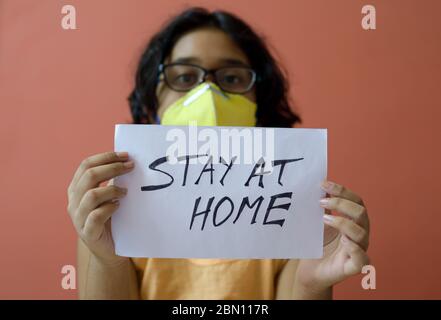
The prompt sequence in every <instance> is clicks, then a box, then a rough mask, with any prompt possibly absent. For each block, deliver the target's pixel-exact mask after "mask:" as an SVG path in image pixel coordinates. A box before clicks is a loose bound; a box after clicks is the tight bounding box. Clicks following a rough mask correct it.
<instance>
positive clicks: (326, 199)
mask: <svg viewBox="0 0 441 320" xmlns="http://www.w3.org/2000/svg"><path fill="white" fill-rule="evenodd" d="M328 204H329V198H323V199H320V205H321V206H324V207H326V206H327V205H328Z"/></svg>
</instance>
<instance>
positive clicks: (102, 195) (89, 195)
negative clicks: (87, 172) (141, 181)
mask: <svg viewBox="0 0 441 320" xmlns="http://www.w3.org/2000/svg"><path fill="white" fill-rule="evenodd" d="M126 194H127V189H126V188H120V187H117V186H113V185H112V186H106V187H99V188H95V189H91V190H89V191H87V192H86V194H85V195H84V197H83V199H81V201H80V204H79V206H78V210H77V213H76V216H75V220H76V223H77V225H78V226H79V227H80V228H83V226H84V223H85V222H86V219H87V216H88V215H89V214H90V213H91V212H92V211H93V210H95V209H96V208H97V207H99V206H100V205H101V204H103V203H105V202H108V201H111V200H114V199H118V198H122V197H124V196H125V195H126Z"/></svg>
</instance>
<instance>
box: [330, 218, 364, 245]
mask: <svg viewBox="0 0 441 320" xmlns="http://www.w3.org/2000/svg"><path fill="white" fill-rule="evenodd" d="M323 220H324V222H325V223H326V224H327V225H329V226H331V227H333V228H335V229H337V230H338V231H340V232H341V233H342V234H343V235H346V236H347V237H348V238H350V239H351V240H353V241H354V242H355V243H357V244H358V245H360V246H361V247H362V248H363V249H364V250H366V249H367V247H368V241H369V237H368V232H367V231H366V230H365V229H363V228H362V227H361V226H359V225H358V224H356V223H355V222H354V221H352V220H349V219H347V218H344V217H338V216H333V215H328V214H325V215H323Z"/></svg>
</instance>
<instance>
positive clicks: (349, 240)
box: [295, 181, 369, 291]
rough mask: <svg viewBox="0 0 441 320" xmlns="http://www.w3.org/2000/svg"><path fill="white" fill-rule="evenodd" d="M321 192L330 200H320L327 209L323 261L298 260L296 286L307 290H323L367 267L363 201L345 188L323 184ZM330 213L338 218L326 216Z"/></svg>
mask: <svg viewBox="0 0 441 320" xmlns="http://www.w3.org/2000/svg"><path fill="white" fill-rule="evenodd" d="M322 188H323V190H325V191H326V192H327V194H329V195H330V196H331V197H329V198H324V199H321V200H320V205H321V206H322V207H323V208H325V209H327V210H326V213H327V214H325V215H324V217H323V219H324V222H325V231H324V248H323V251H324V253H323V258H321V259H314V260H300V262H299V264H298V267H297V272H296V279H295V280H296V285H301V286H302V287H303V288H310V289H311V290H316V291H320V290H325V289H328V288H330V287H331V286H332V285H334V284H336V283H338V282H340V281H342V280H344V279H346V278H348V277H349V276H351V275H355V274H358V273H360V272H361V270H362V268H363V266H364V265H367V264H369V257H368V255H367V253H366V251H367V248H368V245H369V218H368V215H367V211H366V208H365V206H364V203H363V200H362V199H361V198H360V197H359V196H358V195H357V194H355V193H354V192H352V191H350V190H348V189H347V188H345V187H343V186H341V185H339V184H336V183H333V182H330V181H325V182H324V183H323V184H322ZM331 210H333V211H336V212H338V213H340V214H341V216H335V215H330V213H331Z"/></svg>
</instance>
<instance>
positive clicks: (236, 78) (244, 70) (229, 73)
mask: <svg viewBox="0 0 441 320" xmlns="http://www.w3.org/2000/svg"><path fill="white" fill-rule="evenodd" d="M161 73H162V74H163V75H164V78H163V79H164V81H165V83H166V84H167V85H168V86H169V87H170V88H171V89H173V90H175V91H189V90H191V89H193V88H195V87H196V86H198V85H199V84H200V83H202V82H204V81H205V78H206V77H207V75H209V74H212V75H213V76H214V82H215V83H216V84H217V85H218V86H219V87H220V88H221V89H222V90H223V91H225V92H229V93H239V94H242V93H246V92H248V91H250V90H251V88H252V87H253V85H254V83H255V82H256V72H255V71H254V70H253V69H251V68H249V67H245V66H232V67H223V68H218V69H213V70H207V69H204V68H202V67H200V66H197V65H194V64H189V63H171V64H160V65H159V75H161Z"/></svg>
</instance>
